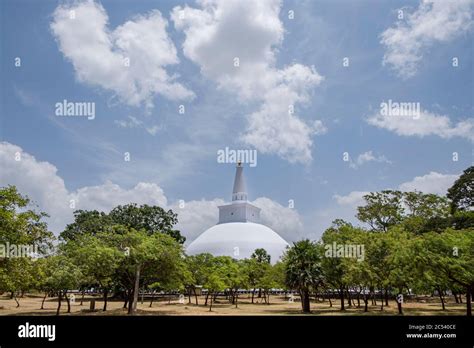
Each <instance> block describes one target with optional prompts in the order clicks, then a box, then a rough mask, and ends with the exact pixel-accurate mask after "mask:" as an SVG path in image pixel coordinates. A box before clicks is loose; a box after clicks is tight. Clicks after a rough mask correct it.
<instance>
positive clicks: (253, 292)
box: [252, 289, 255, 303]
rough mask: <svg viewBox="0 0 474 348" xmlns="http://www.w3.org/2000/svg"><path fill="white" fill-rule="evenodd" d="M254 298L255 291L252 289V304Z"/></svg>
mask: <svg viewBox="0 0 474 348" xmlns="http://www.w3.org/2000/svg"><path fill="white" fill-rule="evenodd" d="M254 296H255V289H252V303H253V298H254Z"/></svg>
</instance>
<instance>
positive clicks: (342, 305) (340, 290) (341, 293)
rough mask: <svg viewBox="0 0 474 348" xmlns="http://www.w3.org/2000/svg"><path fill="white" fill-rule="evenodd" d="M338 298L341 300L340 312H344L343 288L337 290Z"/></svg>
mask: <svg viewBox="0 0 474 348" xmlns="http://www.w3.org/2000/svg"><path fill="white" fill-rule="evenodd" d="M339 297H340V299H341V311H343V310H345V308H344V288H340V289H339Z"/></svg>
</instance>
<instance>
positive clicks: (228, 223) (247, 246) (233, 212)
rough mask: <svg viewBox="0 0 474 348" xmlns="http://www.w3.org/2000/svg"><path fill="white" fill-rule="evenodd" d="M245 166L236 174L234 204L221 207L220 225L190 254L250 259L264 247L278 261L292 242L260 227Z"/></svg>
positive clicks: (198, 241)
mask: <svg viewBox="0 0 474 348" xmlns="http://www.w3.org/2000/svg"><path fill="white" fill-rule="evenodd" d="M246 191H247V190H246V187H245V180H244V176H243V167H242V165H241V164H240V163H239V164H238V165H237V170H236V173H235V180H234V189H233V192H232V203H230V204H227V205H222V206H220V207H219V222H218V224H217V225H215V226H212V227H211V228H209V229H207V230H206V231H204V232H203V233H202V234H201V235H200V236H199V237H197V238H196V239H195V240H194V241H193V242H192V243H191V244H189V246H188V247H187V249H186V251H187V253H188V254H189V255H196V254H201V253H210V254H212V255H214V256H230V257H233V258H235V259H244V258H250V257H251V256H252V254H253V252H254V251H255V250H256V249H260V248H263V249H265V250H266V252H267V253H268V254H269V255H270V256H271V262H272V263H275V262H277V261H278V260H279V259H280V257H281V256H282V255H283V253H284V252H285V249H286V247H287V246H288V243H287V242H286V241H285V240H284V239H283V238H281V237H280V236H279V235H278V233H276V232H275V231H273V230H272V229H271V228H269V227H267V226H265V225H262V224H260V223H259V222H260V208H257V207H256V206H254V205H252V204H250V203H249V202H248V201H247V192H246Z"/></svg>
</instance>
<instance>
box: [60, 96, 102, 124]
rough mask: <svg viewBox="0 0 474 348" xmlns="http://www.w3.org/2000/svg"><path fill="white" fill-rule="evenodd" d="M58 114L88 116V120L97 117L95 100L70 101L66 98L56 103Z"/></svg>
mask: <svg viewBox="0 0 474 348" xmlns="http://www.w3.org/2000/svg"><path fill="white" fill-rule="evenodd" d="M55 108H56V111H55V114H56V116H79V117H81V116H82V117H87V119H88V120H93V119H95V103H94V102H69V101H67V100H66V99H64V100H63V101H62V102H58V103H56V104H55Z"/></svg>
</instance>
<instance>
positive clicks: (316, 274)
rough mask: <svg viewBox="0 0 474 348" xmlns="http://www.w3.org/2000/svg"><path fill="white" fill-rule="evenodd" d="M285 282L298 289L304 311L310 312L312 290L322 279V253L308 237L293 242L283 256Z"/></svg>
mask: <svg viewBox="0 0 474 348" xmlns="http://www.w3.org/2000/svg"><path fill="white" fill-rule="evenodd" d="M283 260H284V263H285V282H286V284H287V285H288V287H290V288H291V289H296V290H298V292H299V294H300V297H301V306H302V309H303V312H304V313H310V312H311V308H310V292H311V290H312V289H314V288H315V287H316V286H317V285H318V284H319V283H320V282H321V279H322V274H321V255H320V252H319V250H318V247H317V246H316V245H315V244H314V243H313V242H311V241H310V240H308V239H305V240H301V241H298V242H296V243H293V246H292V247H291V248H289V249H288V250H287V251H286V253H285V254H284V256H283Z"/></svg>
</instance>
